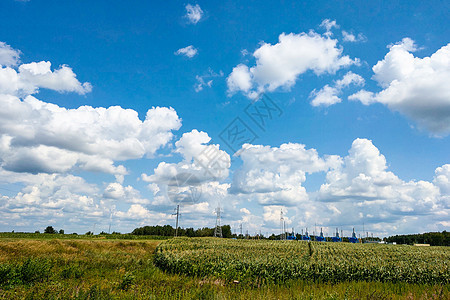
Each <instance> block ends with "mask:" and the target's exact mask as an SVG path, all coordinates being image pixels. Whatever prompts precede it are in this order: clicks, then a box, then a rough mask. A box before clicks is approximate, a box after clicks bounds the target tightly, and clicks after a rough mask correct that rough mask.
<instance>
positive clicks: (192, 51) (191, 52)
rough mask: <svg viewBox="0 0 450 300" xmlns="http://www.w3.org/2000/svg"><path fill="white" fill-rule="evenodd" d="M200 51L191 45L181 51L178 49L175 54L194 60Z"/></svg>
mask: <svg viewBox="0 0 450 300" xmlns="http://www.w3.org/2000/svg"><path fill="white" fill-rule="evenodd" d="M197 52H198V50H197V49H196V48H194V46H192V45H190V46H187V47H184V48H181V49H178V50H177V51H176V52H175V54H176V55H185V56H186V57H189V58H193V57H194V56H195V55H197Z"/></svg>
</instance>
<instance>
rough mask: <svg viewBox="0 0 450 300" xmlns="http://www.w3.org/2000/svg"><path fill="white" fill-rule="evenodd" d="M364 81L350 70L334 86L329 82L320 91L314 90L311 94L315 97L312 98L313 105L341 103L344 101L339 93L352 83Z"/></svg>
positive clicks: (356, 83) (359, 84)
mask: <svg viewBox="0 0 450 300" xmlns="http://www.w3.org/2000/svg"><path fill="white" fill-rule="evenodd" d="M364 82H365V81H364V78H362V77H361V76H359V75H358V74H355V73H353V72H351V71H349V72H348V73H347V74H345V75H344V77H343V78H342V79H340V80H337V81H336V82H335V84H334V86H333V87H331V86H329V85H328V84H327V85H325V86H324V87H323V88H322V89H321V90H319V91H316V90H314V91H312V92H311V95H310V97H313V99H312V100H311V105H312V106H320V105H322V106H330V105H333V104H336V103H339V102H341V101H342V99H341V98H340V97H339V94H340V93H341V91H342V89H343V88H345V87H348V86H349V85H351V84H354V85H358V86H361V85H364Z"/></svg>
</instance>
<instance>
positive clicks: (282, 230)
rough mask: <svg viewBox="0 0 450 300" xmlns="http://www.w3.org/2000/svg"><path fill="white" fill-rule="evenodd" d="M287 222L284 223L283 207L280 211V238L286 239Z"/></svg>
mask: <svg viewBox="0 0 450 300" xmlns="http://www.w3.org/2000/svg"><path fill="white" fill-rule="evenodd" d="M285 232H286V231H285V223H284V217H283V209H281V212H280V240H284V239H285V238H284V235H285Z"/></svg>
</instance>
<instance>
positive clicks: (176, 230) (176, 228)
mask: <svg viewBox="0 0 450 300" xmlns="http://www.w3.org/2000/svg"><path fill="white" fill-rule="evenodd" d="M172 215H177V222H176V225H175V237H177V236H178V216H179V215H180V205H177V212H176V213H174V214H172Z"/></svg>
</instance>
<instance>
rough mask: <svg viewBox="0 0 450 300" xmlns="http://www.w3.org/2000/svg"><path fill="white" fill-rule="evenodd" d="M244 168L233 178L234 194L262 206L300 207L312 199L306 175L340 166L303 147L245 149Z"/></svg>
mask: <svg viewBox="0 0 450 300" xmlns="http://www.w3.org/2000/svg"><path fill="white" fill-rule="evenodd" d="M242 148H243V151H241V153H240V155H239V157H240V158H241V159H242V162H243V164H242V167H241V168H239V169H238V170H237V171H236V172H235V173H234V176H233V181H232V185H231V190H230V191H231V192H232V193H234V194H244V195H246V197H250V198H251V199H254V200H256V201H258V203H260V204H262V205H279V204H282V205H289V206H293V205H299V204H301V202H304V201H308V199H309V197H308V194H307V192H306V189H305V188H304V187H303V186H302V183H303V182H304V181H305V180H306V173H315V172H320V171H325V170H327V169H328V168H330V167H332V166H335V165H337V164H338V163H339V158H338V157H337V156H327V157H325V158H321V157H319V155H318V153H317V151H316V150H315V149H305V145H301V144H293V143H289V144H282V145H281V146H280V147H270V146H261V145H249V144H245V145H243V146H242Z"/></svg>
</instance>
